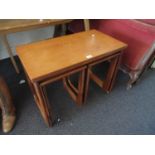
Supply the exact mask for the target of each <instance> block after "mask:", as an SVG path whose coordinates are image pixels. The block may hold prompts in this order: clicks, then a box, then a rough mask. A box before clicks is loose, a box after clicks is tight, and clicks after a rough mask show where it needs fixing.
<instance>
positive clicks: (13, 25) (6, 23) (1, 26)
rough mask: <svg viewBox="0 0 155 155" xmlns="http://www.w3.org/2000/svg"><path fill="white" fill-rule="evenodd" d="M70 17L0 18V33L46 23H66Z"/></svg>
mask: <svg viewBox="0 0 155 155" xmlns="http://www.w3.org/2000/svg"><path fill="white" fill-rule="evenodd" d="M70 21H72V20H71V19H43V20H42V19H0V33H10V32H18V31H23V30H27V29H32V28H39V27H44V26H48V25H58V24H63V23H68V22H70Z"/></svg>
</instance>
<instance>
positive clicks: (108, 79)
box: [83, 54, 121, 102]
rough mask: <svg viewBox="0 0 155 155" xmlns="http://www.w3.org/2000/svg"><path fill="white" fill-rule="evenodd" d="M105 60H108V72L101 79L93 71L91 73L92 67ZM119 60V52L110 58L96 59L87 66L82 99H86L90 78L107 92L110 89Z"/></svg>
mask: <svg viewBox="0 0 155 155" xmlns="http://www.w3.org/2000/svg"><path fill="white" fill-rule="evenodd" d="M107 60H110V66H109V69H108V73H107V75H106V78H105V80H101V79H100V78H99V77H98V76H97V75H96V74H95V73H93V71H92V67H93V66H94V65H96V64H99V63H101V62H104V61H107ZM120 60H121V55H120V54H119V55H116V56H112V57H111V58H106V59H105V60H104V59H103V60H100V61H97V62H95V63H92V64H90V65H89V66H88V70H87V76H86V80H85V91H84V92H85V94H84V99H83V100H84V102H85V101H86V98H87V94H88V87H89V80H90V79H92V80H93V81H94V82H96V84H97V85H98V86H99V87H101V88H102V89H104V90H105V91H106V92H107V93H109V92H110V91H111V90H112V88H113V85H114V82H115V79H116V75H117V71H118V67H119V64H120Z"/></svg>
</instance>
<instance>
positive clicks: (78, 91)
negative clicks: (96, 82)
mask: <svg viewBox="0 0 155 155" xmlns="http://www.w3.org/2000/svg"><path fill="white" fill-rule="evenodd" d="M85 70H86V69H83V70H81V71H80V73H79V74H80V75H79V78H78V88H76V87H75V86H74V85H73V84H72V82H71V81H70V78H69V76H70V75H68V76H66V77H64V78H63V84H64V87H65V88H66V90H67V91H68V93H69V95H70V96H71V97H72V99H73V100H74V101H75V102H76V103H77V104H78V105H82V104H83V101H84V100H83V97H84V94H85V76H86V71H85Z"/></svg>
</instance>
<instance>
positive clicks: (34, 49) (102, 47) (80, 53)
mask: <svg viewBox="0 0 155 155" xmlns="http://www.w3.org/2000/svg"><path fill="white" fill-rule="evenodd" d="M126 47H127V45H126V44H125V43H123V42H121V41H119V40H116V39H114V38H112V37H110V36H108V35H106V34H103V33H101V32H99V31H97V30H90V31H86V32H80V33H76V34H71V35H67V36H63V37H58V38H54V39H49V40H44V41H39V42H36V43H31V44H27V45H21V46H18V47H17V48H16V50H17V54H18V56H19V58H20V60H21V62H22V64H23V66H24V68H25V70H26V72H27V74H28V76H29V78H30V80H37V79H39V78H43V77H45V76H47V75H49V74H53V73H55V72H58V71H62V70H66V69H68V68H71V67H75V66H79V65H82V64H83V65H84V64H86V63H87V62H89V61H91V60H95V59H97V58H100V57H103V56H107V55H110V54H113V53H116V52H118V51H119V50H122V49H124V48H126Z"/></svg>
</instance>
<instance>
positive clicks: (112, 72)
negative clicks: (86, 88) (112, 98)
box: [103, 55, 121, 93]
mask: <svg viewBox="0 0 155 155" xmlns="http://www.w3.org/2000/svg"><path fill="white" fill-rule="evenodd" d="M120 59H121V57H120V55H119V56H116V57H115V58H113V59H111V63H110V67H109V70H108V73H107V76H106V80H105V81H106V82H105V83H104V85H103V87H105V90H106V91H107V93H109V92H111V90H112V88H113V85H114V82H115V79H116V75H117V72H118V67H119V64H120Z"/></svg>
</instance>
